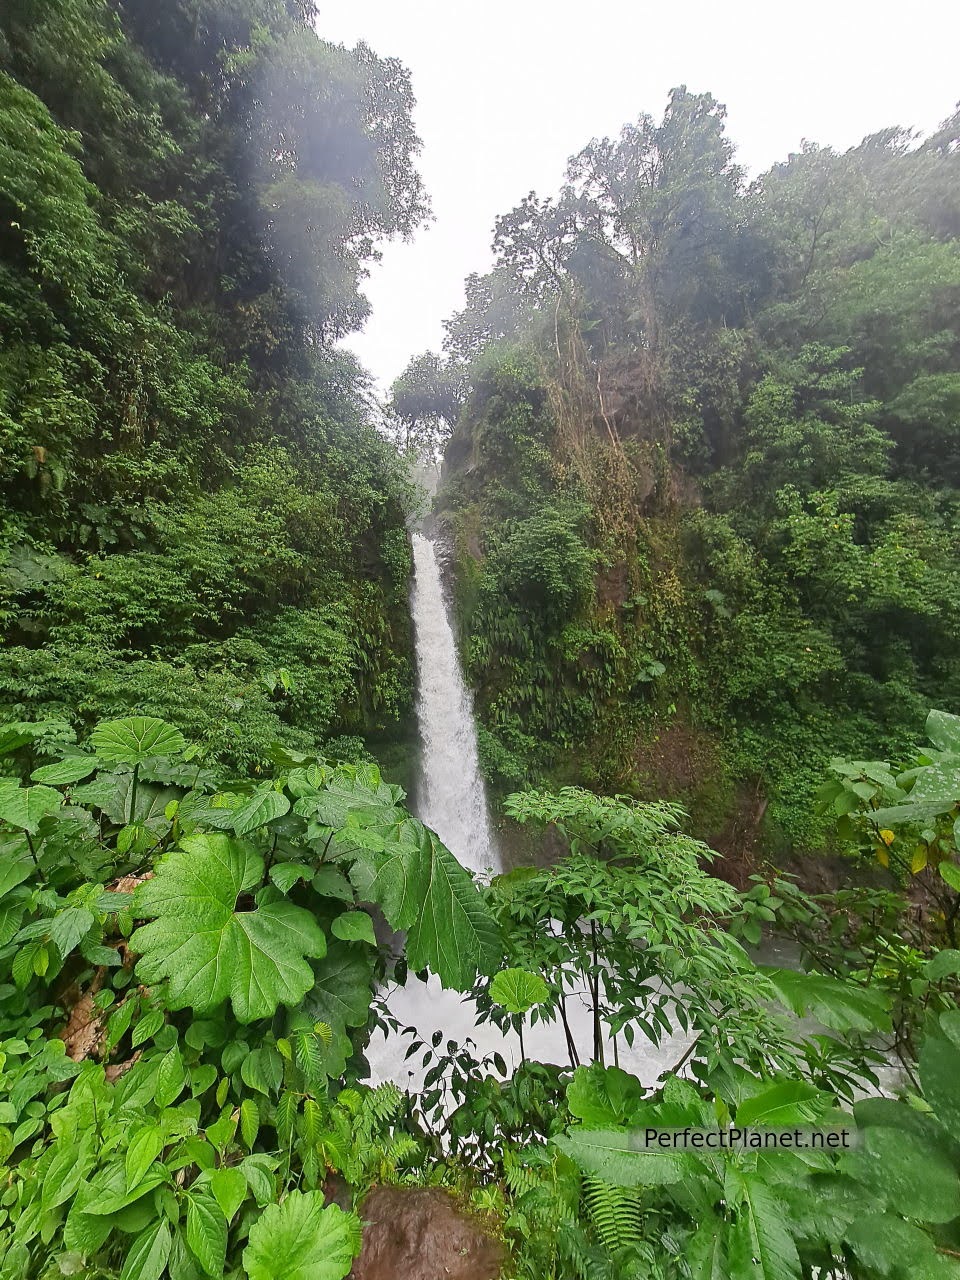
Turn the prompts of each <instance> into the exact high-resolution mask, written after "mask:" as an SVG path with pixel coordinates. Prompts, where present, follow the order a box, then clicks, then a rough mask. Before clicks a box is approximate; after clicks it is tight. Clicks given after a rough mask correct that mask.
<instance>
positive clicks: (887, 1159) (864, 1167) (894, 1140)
mask: <svg viewBox="0 0 960 1280" xmlns="http://www.w3.org/2000/svg"><path fill="white" fill-rule="evenodd" d="M845 1167H846V1170H847V1172H848V1173H850V1174H851V1175H852V1176H853V1177H854V1178H855V1179H856V1180H857V1181H858V1182H859V1183H861V1184H862V1185H863V1186H865V1187H867V1188H869V1190H870V1191H871V1192H872V1193H873V1194H874V1195H875V1196H877V1197H879V1199H880V1200H881V1201H882V1202H885V1203H886V1204H887V1205H888V1206H889V1207H890V1209H891V1210H894V1211H896V1212H897V1213H900V1214H902V1215H903V1216H904V1217H907V1218H916V1219H918V1220H919V1221H921V1222H950V1221H952V1220H953V1219H954V1218H955V1217H957V1215H958V1214H960V1182H958V1180H957V1175H956V1172H955V1170H954V1168H953V1164H952V1161H951V1160H950V1159H949V1157H948V1156H946V1155H945V1154H944V1153H943V1152H942V1151H939V1150H936V1149H931V1148H930V1146H929V1144H928V1143H927V1142H925V1141H924V1139H923V1138H922V1137H921V1136H920V1135H919V1134H915V1133H910V1132H908V1131H907V1130H905V1129H902V1128H900V1127H899V1126H898V1127H897V1128H891V1129H887V1128H883V1127H882V1126H880V1125H872V1126H870V1127H869V1128H867V1129H866V1130H864V1134H863V1146H862V1147H861V1148H860V1149H859V1150H856V1151H852V1152H851V1153H850V1154H849V1155H848V1156H847V1157H846V1160H845Z"/></svg>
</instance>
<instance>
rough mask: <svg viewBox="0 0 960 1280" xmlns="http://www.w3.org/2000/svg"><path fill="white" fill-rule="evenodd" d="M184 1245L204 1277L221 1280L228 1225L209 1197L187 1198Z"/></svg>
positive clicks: (192, 1196) (194, 1196)
mask: <svg viewBox="0 0 960 1280" xmlns="http://www.w3.org/2000/svg"><path fill="white" fill-rule="evenodd" d="M187 1244H188V1245H189V1246H190V1251H191V1252H192V1253H193V1255H194V1257H195V1258H196V1259H197V1261H198V1262H199V1263H200V1266H201V1267H203V1269H204V1271H205V1272H206V1273H207V1275H208V1276H213V1277H214V1280H221V1277H222V1276H223V1270H224V1262H225V1261H226V1256H227V1223H226V1219H225V1218H224V1216H223V1210H222V1209H221V1208H220V1206H219V1205H218V1204H217V1202H216V1200H214V1198H213V1196H212V1195H207V1194H205V1193H203V1192H201V1193H199V1194H190V1195H188V1197H187Z"/></svg>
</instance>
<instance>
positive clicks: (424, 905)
mask: <svg viewBox="0 0 960 1280" xmlns="http://www.w3.org/2000/svg"><path fill="white" fill-rule="evenodd" d="M393 836H394V838H390V839H387V840H386V841H385V848H384V849H383V851H382V852H379V851H377V850H371V849H364V850H357V851H355V853H354V861H353V864H352V866H351V868H350V878H351V879H352V880H353V883H354V884H355V886H356V888H357V891H358V893H359V894H360V896H361V897H363V898H366V899H367V900H368V901H370V902H377V903H379V904H380V906H381V907H382V908H383V912H384V915H385V916H386V917H387V920H388V921H389V922H390V924H391V925H392V926H393V928H394V929H406V930H407V962H408V964H409V966H410V968H411V969H412V970H413V971H414V972H416V970H418V969H424V968H426V969H431V970H432V971H433V972H434V973H435V974H437V976H438V977H439V979H440V982H441V984H442V985H443V986H445V987H454V988H455V989H456V990H457V991H466V990H467V989H468V988H469V987H470V986H471V985H472V983H473V981H474V979H475V978H476V976H477V971H478V970H479V971H480V972H481V973H490V972H491V971H492V970H493V969H495V968H496V966H497V964H498V963H499V961H500V958H501V956H502V954H503V949H502V947H501V945H500V932H499V929H498V927H497V924H496V921H495V920H494V918H493V916H492V915H491V914H490V912H489V910H488V909H487V905H486V903H485V902H484V900H483V898H482V896H481V895H480V892H479V890H478V889H477V887H476V885H475V884H474V883H473V880H472V878H471V877H470V875H469V874H468V873H467V872H466V871H465V870H464V869H463V867H461V865H460V863H459V862H457V860H456V858H455V857H454V856H453V854H452V853H451V852H450V851H449V849H447V848H445V846H444V845H442V844H441V843H440V841H439V840H438V839H437V837H436V836H435V835H434V834H433V832H432V831H429V830H427V828H426V827H424V826H423V825H422V824H421V823H419V822H417V821H416V820H415V819H407V820H405V821H404V822H401V823H400V824H398V826H397V828H396V829H395V830H394V833H393Z"/></svg>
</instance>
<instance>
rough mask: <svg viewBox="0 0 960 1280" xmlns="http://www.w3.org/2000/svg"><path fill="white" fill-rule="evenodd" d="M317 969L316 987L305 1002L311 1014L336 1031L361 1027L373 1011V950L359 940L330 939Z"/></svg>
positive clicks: (305, 1006)
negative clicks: (371, 987)
mask: <svg viewBox="0 0 960 1280" xmlns="http://www.w3.org/2000/svg"><path fill="white" fill-rule="evenodd" d="M316 971H317V976H316V982H315V983H314V986H313V990H312V991H311V992H310V993H309V994H308V996H307V998H306V1000H305V1001H304V1008H305V1010H306V1011H307V1012H308V1013H309V1015H310V1017H311V1018H313V1019H315V1020H316V1021H317V1022H325V1023H326V1024H327V1026H328V1027H332V1028H333V1029H334V1031H340V1032H342V1031H344V1030H346V1028H347V1027H362V1026H363V1024H364V1023H365V1022H366V1020H367V1016H368V1014H369V1012H370V996H371V991H370V984H371V981H372V979H373V953H372V952H371V951H370V950H369V949H368V948H367V947H365V946H363V945H361V944H359V943H355V944H351V943H347V942H331V944H330V948H329V950H328V952H327V955H326V958H325V959H324V960H323V961H322V962H321V963H320V964H318V965H317V966H316Z"/></svg>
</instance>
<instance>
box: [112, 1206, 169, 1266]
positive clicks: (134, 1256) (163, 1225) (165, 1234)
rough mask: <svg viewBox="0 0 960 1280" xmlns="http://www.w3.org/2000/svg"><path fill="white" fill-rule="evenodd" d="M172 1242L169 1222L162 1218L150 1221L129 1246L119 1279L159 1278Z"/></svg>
mask: <svg viewBox="0 0 960 1280" xmlns="http://www.w3.org/2000/svg"><path fill="white" fill-rule="evenodd" d="M172 1243H173V1236H172V1235H171V1232H170V1224H169V1222H167V1221H166V1219H164V1218H159V1219H156V1220H155V1221H153V1222H151V1223H150V1225H149V1227H147V1228H146V1229H145V1230H143V1231H141V1232H140V1234H139V1235H138V1236H137V1238H136V1240H134V1242H133V1244H132V1245H131V1246H130V1250H129V1252H128V1254H127V1257H126V1261H125V1262H124V1264H123V1270H122V1271H121V1272H120V1280H160V1276H162V1275H163V1272H164V1269H165V1268H166V1265H167V1259H168V1258H169V1257H170V1247H171V1245H172Z"/></svg>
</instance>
